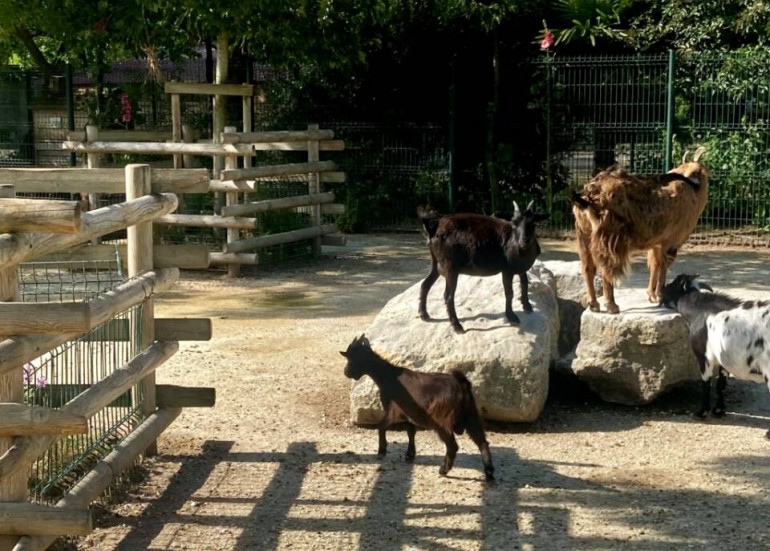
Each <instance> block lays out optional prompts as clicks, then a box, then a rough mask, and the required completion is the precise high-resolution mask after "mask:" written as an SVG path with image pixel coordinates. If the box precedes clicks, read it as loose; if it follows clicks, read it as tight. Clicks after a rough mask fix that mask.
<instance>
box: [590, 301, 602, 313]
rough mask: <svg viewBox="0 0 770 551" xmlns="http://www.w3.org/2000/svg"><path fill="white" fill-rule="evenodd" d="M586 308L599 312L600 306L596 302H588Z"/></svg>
mask: <svg viewBox="0 0 770 551" xmlns="http://www.w3.org/2000/svg"><path fill="white" fill-rule="evenodd" d="M588 308H589V310H591V312H601V308H600V307H599V303H598V302H592V303H590V304H589V305H588Z"/></svg>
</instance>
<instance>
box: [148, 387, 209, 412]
mask: <svg viewBox="0 0 770 551" xmlns="http://www.w3.org/2000/svg"><path fill="white" fill-rule="evenodd" d="M157 396H158V407H159V408H211V407H214V404H215V403H216V398H217V394H216V389H214V388H211V387H185V386H178V385H158V389H157Z"/></svg>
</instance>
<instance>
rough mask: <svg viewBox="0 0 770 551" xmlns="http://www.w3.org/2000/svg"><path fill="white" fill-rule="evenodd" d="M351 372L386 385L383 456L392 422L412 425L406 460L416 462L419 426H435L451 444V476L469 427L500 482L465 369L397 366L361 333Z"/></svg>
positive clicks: (488, 471) (349, 353)
mask: <svg viewBox="0 0 770 551" xmlns="http://www.w3.org/2000/svg"><path fill="white" fill-rule="evenodd" d="M340 354H342V355H343V356H344V357H345V358H346V359H347V361H348V362H347V365H346V366H345V376H346V377H349V378H351V379H355V380H358V379H360V378H361V377H363V376H364V375H369V376H370V377H371V378H372V380H374V382H375V384H376V385H377V387H378V388H379V389H380V401H381V402H382V407H383V409H384V410H385V416H384V417H383V419H382V421H380V425H379V447H378V449H377V455H379V456H384V455H385V453H387V449H388V442H387V440H386V438H385V433H386V431H387V429H388V427H390V426H391V425H394V424H398V423H405V424H406V432H407V435H408V437H409V444H408V445H407V448H406V460H407V461H409V462H411V461H414V457H415V453H416V452H415V446H414V435H415V432H416V427H421V428H427V429H433V430H435V431H436V433H437V434H438V435H439V438H441V440H442V441H443V442H444V444H446V456H445V457H444V464H443V465H442V466H441V468H440V469H439V473H440V474H442V475H445V474H447V473H448V472H449V470H450V469H451V468H452V465H453V464H454V460H455V456H456V455H457V450H458V449H459V447H458V445H457V441H456V440H455V437H454V434H452V433H456V434H462V433H463V432H465V431H466V430H467V431H468V436H470V437H471V439H472V440H473V441H474V442H475V443H476V445H477V446H478V447H479V451H480V452H481V460H482V461H483V462H484V475H485V476H486V479H487V480H489V481H491V480H494V467H493V466H492V456H491V454H490V452H489V443H488V442H487V437H486V433H485V432H484V426H483V425H482V423H481V418H480V417H479V413H478V410H477V409H476V402H475V400H474V399H473V392H472V390H471V383H470V381H468V379H467V378H466V377H465V375H463V374H462V373H460V372H459V371H452V373H451V374H449V373H422V372H419V371H412V370H410V369H406V368H404V367H397V366H395V365H393V364H391V363H390V362H388V361H386V360H384V359H383V358H382V357H380V356H379V355H378V354H377V353H376V352H374V350H372V348H371V345H370V344H369V340H368V339H367V338H366V337H365V336H364V335H361V336H360V337H358V338H356V339H353V342H352V343H350V345H349V346H348V349H347V350H346V351H345V352H340Z"/></svg>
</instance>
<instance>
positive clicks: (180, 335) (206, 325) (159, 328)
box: [155, 318, 211, 341]
mask: <svg viewBox="0 0 770 551" xmlns="http://www.w3.org/2000/svg"><path fill="white" fill-rule="evenodd" d="M155 338H156V339H158V340H159V341H209V340H211V320H210V319H209V318H155Z"/></svg>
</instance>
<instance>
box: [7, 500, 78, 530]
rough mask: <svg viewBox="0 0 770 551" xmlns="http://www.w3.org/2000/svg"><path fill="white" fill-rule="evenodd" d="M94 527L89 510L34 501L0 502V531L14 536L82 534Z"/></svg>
mask: <svg viewBox="0 0 770 551" xmlns="http://www.w3.org/2000/svg"><path fill="white" fill-rule="evenodd" d="M92 530H93V520H92V518H91V511H90V510H89V509H88V507H87V506H83V507H78V508H76V507H50V506H48V505H38V504H37V503H0V534H7V535H13V536H25V535H26V536H57V537H58V536H85V535H87V534H90V533H91V531H92Z"/></svg>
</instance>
